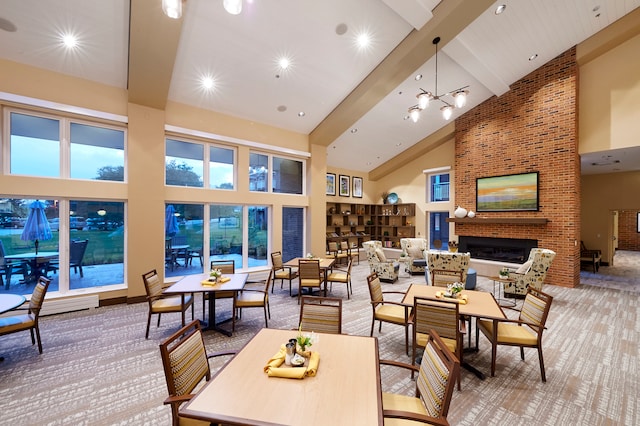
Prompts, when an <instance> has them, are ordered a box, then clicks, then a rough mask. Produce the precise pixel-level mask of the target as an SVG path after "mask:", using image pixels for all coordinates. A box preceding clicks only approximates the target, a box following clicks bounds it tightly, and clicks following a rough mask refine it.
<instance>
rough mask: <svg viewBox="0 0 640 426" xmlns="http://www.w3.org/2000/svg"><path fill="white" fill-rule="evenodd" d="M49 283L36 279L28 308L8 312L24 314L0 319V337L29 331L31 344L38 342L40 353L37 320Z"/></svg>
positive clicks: (46, 280) (44, 279)
mask: <svg viewBox="0 0 640 426" xmlns="http://www.w3.org/2000/svg"><path fill="white" fill-rule="evenodd" d="M50 282H51V281H50V280H48V279H47V278H45V277H40V278H38V283H37V284H36V287H35V288H34V289H33V293H32V294H31V299H30V300H29V306H27V307H24V308H23V307H18V308H16V309H13V310H11V311H9V312H17V311H25V310H26V311H27V312H26V313H25V314H20V315H13V316H7V317H3V318H0V336H3V335H5V334H10V333H16V332H18V331H24V330H29V332H30V333H31V344H32V345H34V344H35V343H36V340H37V341H38V352H40V353H42V341H41V340H40V327H39V324H38V319H39V318H40V310H41V309H42V304H43V303H44V297H45V295H46V294H47V289H48V288H49V283H50Z"/></svg>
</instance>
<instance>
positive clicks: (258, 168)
mask: <svg viewBox="0 0 640 426" xmlns="http://www.w3.org/2000/svg"><path fill="white" fill-rule="evenodd" d="M268 185H269V157H268V156H267V155H264V154H256V153H254V152H252V153H251V154H249V190H250V191H257V192H267V188H268V187H269V186H268Z"/></svg>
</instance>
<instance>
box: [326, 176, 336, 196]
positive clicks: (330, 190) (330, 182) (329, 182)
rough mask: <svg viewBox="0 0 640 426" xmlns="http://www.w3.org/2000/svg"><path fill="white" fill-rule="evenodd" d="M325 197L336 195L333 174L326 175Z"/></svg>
mask: <svg viewBox="0 0 640 426" xmlns="http://www.w3.org/2000/svg"><path fill="white" fill-rule="evenodd" d="M325 194H327V195H336V175H335V173H327V190H326V192H325Z"/></svg>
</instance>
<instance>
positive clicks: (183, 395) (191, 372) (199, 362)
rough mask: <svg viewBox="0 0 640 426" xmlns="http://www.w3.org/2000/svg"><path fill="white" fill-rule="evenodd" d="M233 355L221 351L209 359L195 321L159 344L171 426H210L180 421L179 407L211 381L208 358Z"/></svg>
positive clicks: (191, 421) (200, 331)
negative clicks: (187, 425) (205, 382)
mask: <svg viewBox="0 0 640 426" xmlns="http://www.w3.org/2000/svg"><path fill="white" fill-rule="evenodd" d="M235 354H236V351H223V352H216V353H213V354H209V355H208V354H207V351H206V347H205V344H204V339H203V337H202V330H201V329H200V321H198V320H195V321H193V322H192V323H190V324H188V325H186V326H184V327H182V328H181V329H180V330H178V331H177V332H175V333H174V334H172V335H171V336H170V337H169V338H168V339H167V340H165V341H164V342H162V343H161V344H160V356H161V358H162V366H163V368H164V377H165V380H166V382H167V389H168V391H169V397H168V398H166V399H165V400H164V404H165V405H170V406H171V419H172V425H173V426H178V425H183V424H189V425H203V426H204V425H209V424H210V422H204V421H198V420H193V419H186V418H181V417H180V412H179V409H180V406H181V405H182V404H183V403H185V402H187V401H189V400H190V399H191V398H192V397H193V396H194V395H193V391H194V390H195V389H196V387H198V386H199V385H200V384H201V383H202V380H203V379H204V380H205V381H209V379H210V378H211V368H210V366H209V359H210V358H214V357H219V356H225V355H235Z"/></svg>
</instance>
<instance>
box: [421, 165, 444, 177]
mask: <svg viewBox="0 0 640 426" xmlns="http://www.w3.org/2000/svg"><path fill="white" fill-rule="evenodd" d="M449 170H451V166H444V167H434V168H433V169H424V170H423V171H422V173H423V174H425V175H426V174H431V173H438V172H447V171H449Z"/></svg>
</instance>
